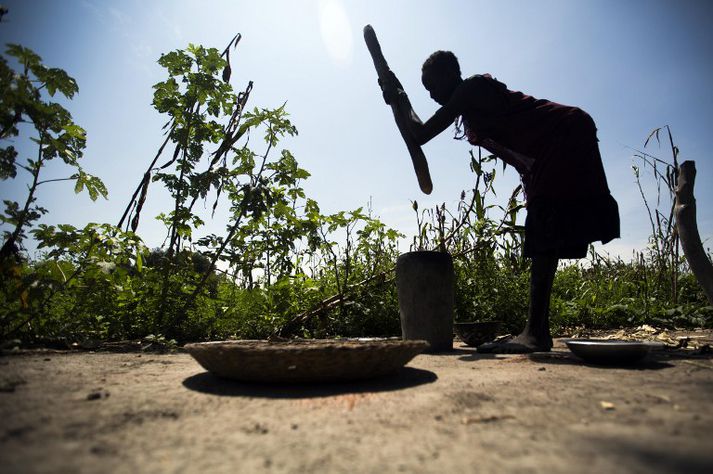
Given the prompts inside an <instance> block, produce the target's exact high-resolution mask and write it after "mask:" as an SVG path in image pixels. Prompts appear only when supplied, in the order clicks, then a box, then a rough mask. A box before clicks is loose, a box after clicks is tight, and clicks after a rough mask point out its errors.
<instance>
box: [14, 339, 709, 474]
mask: <svg viewBox="0 0 713 474" xmlns="http://www.w3.org/2000/svg"><path fill="white" fill-rule="evenodd" d="M708 336H710V333H708ZM712 405H713V360H711V358H710V356H700V357H695V358H693V357H687V358H681V357H679V356H673V355H671V354H664V353H657V354H654V355H652V356H650V357H649V359H648V360H647V361H646V362H644V363H642V364H641V365H638V366H636V367H634V368H628V369H627V368H602V367H596V366H588V365H585V364H583V363H581V362H580V361H579V360H577V359H576V358H574V356H572V355H571V354H570V353H569V352H568V351H567V350H566V349H565V348H563V346H562V344H561V342H560V343H559V344H558V345H557V346H556V350H555V351H554V352H553V353H550V354H535V355H533V356H486V355H478V354H477V353H475V352H474V351H473V350H472V349H471V348H468V347H464V346H459V348H458V349H457V350H456V351H454V352H452V353H449V354H447V355H420V356H418V357H416V358H415V359H414V360H413V361H411V363H409V364H408V366H407V367H406V368H404V369H403V370H402V371H400V372H399V373H398V374H396V375H395V376H392V377H388V378H382V379H379V380H372V381H367V382H360V383H348V384H332V385H312V386H290V387H279V386H264V385H262V386H256V385H251V384H244V383H236V382H229V381H224V380H220V379H217V378H214V377H213V376H211V375H210V374H208V373H206V372H205V371H204V370H203V369H202V368H201V367H200V366H199V365H198V364H197V363H196V362H195V361H194V360H193V359H192V358H191V357H190V356H189V355H188V354H184V353H176V354H147V353H120V354H115V353H86V352H84V353H76V352H74V353H66V352H65V353H55V352H32V353H29V354H24V355H10V356H4V357H0V419H2V424H1V425H0V459H2V461H0V471H2V472H8V473H9V472H23V473H24V472H88V473H90V472H91V473H93V472H189V473H192V472H204V473H208V472H211V473H213V472H231V473H235V472H246V473H256V472H257V473H259V472H349V473H354V472H434V473H435V472H438V473H444V472H486V473H487V472H518V473H527V472H548V473H553V472H597V473H599V472H602V473H603V472H607V473H616V472H627V473H629V472H641V473H651V472H666V473H670V472H686V473H694V472H713V471H712V470H711V467H712V466H713V440H712V439H713V438H711V427H712V426H713V410H712V409H711V406H712Z"/></svg>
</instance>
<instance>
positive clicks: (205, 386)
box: [183, 367, 438, 398]
mask: <svg viewBox="0 0 713 474" xmlns="http://www.w3.org/2000/svg"><path fill="white" fill-rule="evenodd" d="M437 379H438V376H437V375H436V374H435V373H433V372H430V371H428V370H422V369H415V368H413V367H404V368H402V369H401V370H399V371H398V372H396V373H395V374H393V375H390V376H389V375H387V376H383V377H379V378H375V379H369V380H362V381H350V382H323V383H314V384H306V383H304V384H265V383H250V382H239V381H234V380H229V379H223V378H220V377H216V376H215V375H213V374H211V373H210V372H203V373H201V374H196V375H193V376H191V377H188V378H187V379H185V380H184V381H183V386H184V387H186V388H188V389H189V390H195V391H197V392H202V393H209V394H211V395H220V396H227V397H261V398H313V397H330V396H334V395H344V394H348V393H366V392H387V391H394V390H402V389H405V388H411V387H416V386H419V385H424V384H428V383H433V382H435V381H436V380H437Z"/></svg>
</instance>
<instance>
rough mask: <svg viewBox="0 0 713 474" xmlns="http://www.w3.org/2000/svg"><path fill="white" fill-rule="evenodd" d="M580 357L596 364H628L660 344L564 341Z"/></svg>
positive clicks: (617, 341)
mask: <svg viewBox="0 0 713 474" xmlns="http://www.w3.org/2000/svg"><path fill="white" fill-rule="evenodd" d="M565 344H567V347H568V348H569V350H570V351H572V352H573V353H574V355H576V356H577V357H579V358H580V359H582V360H584V361H586V362H590V363H592V364H598V365H629V364H634V363H636V362H639V361H641V360H642V359H643V358H644V357H646V356H647V355H648V354H649V352H650V351H651V349H652V348H656V347H660V344H656V343H652V342H643V341H621V340H617V339H570V340H568V341H565Z"/></svg>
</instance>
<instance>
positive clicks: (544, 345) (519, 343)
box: [478, 333, 552, 354]
mask: <svg viewBox="0 0 713 474" xmlns="http://www.w3.org/2000/svg"><path fill="white" fill-rule="evenodd" d="M551 349H552V338H551V337H550V336H543V337H536V336H534V335H532V334H525V333H522V334H520V335H519V336H515V337H510V338H507V339H505V340H502V341H496V342H486V343H485V344H481V345H479V346H478V352H480V353H483V354H530V353H532V352H549V351H550V350H551Z"/></svg>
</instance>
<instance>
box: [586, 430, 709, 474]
mask: <svg viewBox="0 0 713 474" xmlns="http://www.w3.org/2000/svg"><path fill="white" fill-rule="evenodd" d="M590 441H591V442H592V443H593V444H599V445H601V452H606V453H607V454H608V456H612V457H615V458H617V459H619V460H620V462H621V467H622V469H623V470H624V471H628V470H629V469H631V471H630V472H651V473H654V472H666V473H669V472H682V473H683V472H685V473H687V474H697V473H701V474H703V473H706V474H707V473H710V472H711V465H713V464H712V463H713V456H712V455H710V454H702V453H701V452H700V451H699V452H696V451H695V450H690V449H688V448H687V447H686V446H676V447H674V448H673V449H671V447H667V446H659V445H656V444H653V445H652V444H650V443H649V444H647V443H646V442H643V441H639V440H636V439H630V438H622V437H621V436H614V437H596V436H592V437H591V438H590ZM642 468H643V469H642Z"/></svg>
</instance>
